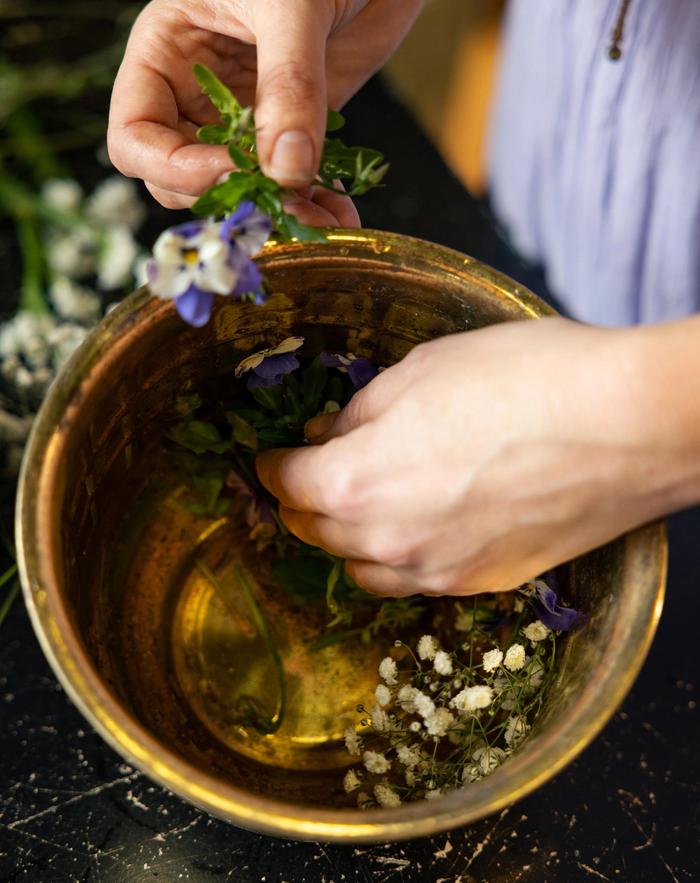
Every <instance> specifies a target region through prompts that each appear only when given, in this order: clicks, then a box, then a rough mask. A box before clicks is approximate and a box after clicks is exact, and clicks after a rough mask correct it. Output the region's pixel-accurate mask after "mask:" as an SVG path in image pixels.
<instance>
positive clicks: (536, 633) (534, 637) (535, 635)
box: [523, 619, 550, 644]
mask: <svg viewBox="0 0 700 883" xmlns="http://www.w3.org/2000/svg"><path fill="white" fill-rule="evenodd" d="M523 634H524V635H525V637H526V638H527V639H528V641H532V643H533V644H536V643H538V641H544V639H545V638H547V637H548V636H549V634H550V630H549V629H548V628H547V626H546V625H545V624H544V623H543V622H540V621H539V619H537V620H535V622H531V623H529V625H526V626H525V628H524V629H523Z"/></svg>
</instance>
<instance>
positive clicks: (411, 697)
mask: <svg viewBox="0 0 700 883" xmlns="http://www.w3.org/2000/svg"><path fill="white" fill-rule="evenodd" d="M418 693H420V690H417V689H416V688H415V687H409V686H408V685H406V686H403V687H401V689H400V690H399V692H398V694H397V697H396V698H397V699H398V701H399V705H400V706H401V708H402V709H403V710H404V711H407V712H408V713H409V714H411V713H413V712H414V711H415V710H416V703H415V699H416V696H417V695H418Z"/></svg>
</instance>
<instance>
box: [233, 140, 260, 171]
mask: <svg viewBox="0 0 700 883" xmlns="http://www.w3.org/2000/svg"><path fill="white" fill-rule="evenodd" d="M228 153H229V156H230V157H231V159H232V160H233V161H234V162H235V164H236V166H237V168H239V169H244V170H248V169H254V168H255V167H256V166H257V164H258V158H257V157H256V156H255V154H251V153H248V152H247V151H245V150H241V148H240V147H238V145H237V144H233V143H232V144H229V146H228Z"/></svg>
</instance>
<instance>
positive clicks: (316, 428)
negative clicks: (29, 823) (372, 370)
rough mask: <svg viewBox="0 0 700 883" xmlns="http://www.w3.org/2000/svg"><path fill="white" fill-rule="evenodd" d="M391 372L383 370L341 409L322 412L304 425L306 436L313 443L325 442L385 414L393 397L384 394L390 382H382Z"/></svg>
mask: <svg viewBox="0 0 700 883" xmlns="http://www.w3.org/2000/svg"><path fill="white" fill-rule="evenodd" d="M387 373H388V372H386V371H384V372H383V373H382V374H380V375H379V376H378V377H376V378H375V379H374V380H373V381H372V383H370V384H368V385H367V386H365V387H364V389H361V390H360V391H359V392H357V393H355V395H354V396H353V397H352V399H350V402H349V403H348V404H347V405H346V406H345V407H344V408H343V410H342V411H336V412H335V413H332V414H319V415H318V417H312V418H311V420H308V421H307V423H306V425H305V426H304V435H305V436H306V439H307V441H308V442H309V443H310V444H313V445H318V444H325V443H326V442H328V441H330V440H331V439H333V438H339V437H340V436H342V435H347V434H348V433H349V432H352V431H353V430H355V429H359V427H360V426H362V425H363V424H365V423H369V422H370V421H371V420H374V419H375V418H376V417H378V416H379V415H380V414H382V413H383V412H384V411H385V410H386V408H387V406H388V404H389V401H390V399H388V397H387V395H386V394H385V393H386V392H387V391H388V386H389V385H387V384H385V383H383V382H381V380H382V378H383V377H384V376H385V375H386V374H387Z"/></svg>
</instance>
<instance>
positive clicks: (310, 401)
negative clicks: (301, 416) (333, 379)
mask: <svg viewBox="0 0 700 883" xmlns="http://www.w3.org/2000/svg"><path fill="white" fill-rule="evenodd" d="M327 378H328V372H327V371H326V369H325V368H324V367H323V365H322V364H321V360H320V359H319V357H318V356H316V358H315V359H313V361H312V362H311V364H310V365H309V366H308V367H307V368H306V370H305V371H304V379H303V381H302V395H303V397H304V412H305V414H306V416H307V417H314V416H315V415H316V414H317V413H318V409H319V407H320V404H321V395H322V393H323V389H324V387H325V385H326V380H327Z"/></svg>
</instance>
